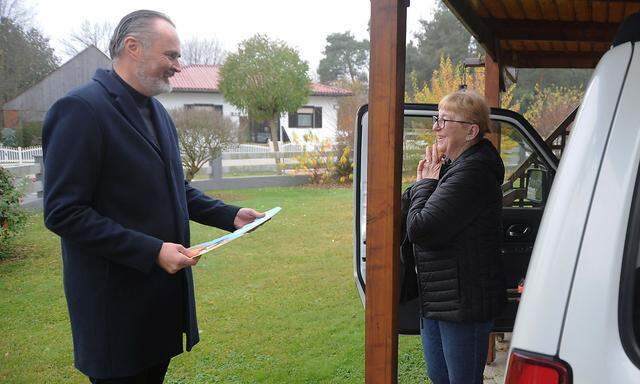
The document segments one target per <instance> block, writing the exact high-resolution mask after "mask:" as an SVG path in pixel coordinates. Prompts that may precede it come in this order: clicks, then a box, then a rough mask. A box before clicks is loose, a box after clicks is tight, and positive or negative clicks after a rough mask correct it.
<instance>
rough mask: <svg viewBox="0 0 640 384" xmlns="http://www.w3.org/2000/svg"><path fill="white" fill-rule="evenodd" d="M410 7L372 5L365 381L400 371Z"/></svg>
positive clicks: (396, 1) (391, 2)
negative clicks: (400, 271)
mask: <svg viewBox="0 0 640 384" xmlns="http://www.w3.org/2000/svg"><path fill="white" fill-rule="evenodd" d="M406 6H407V4H406V2H405V1H404V0H371V30H370V34H371V63H370V70H369V74H370V77H369V79H370V81H369V86H370V88H369V144H368V153H369V158H368V167H367V168H368V173H367V274H366V276H367V282H366V292H367V294H366V309H365V339H366V341H365V382H366V383H368V384H372V383H385V384H392V383H396V382H397V371H398V335H397V331H396V330H397V309H398V295H399V287H398V284H399V283H398V269H399V263H398V260H399V250H400V189H401V175H402V124H403V105H404V103H403V101H404V64H405V40H406V18H407V13H406V12H407V10H406Z"/></svg>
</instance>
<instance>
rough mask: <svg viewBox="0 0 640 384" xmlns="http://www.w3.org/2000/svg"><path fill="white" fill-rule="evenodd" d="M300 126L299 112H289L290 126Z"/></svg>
mask: <svg viewBox="0 0 640 384" xmlns="http://www.w3.org/2000/svg"><path fill="white" fill-rule="evenodd" d="M297 126H298V114H297V113H295V112H289V128H295V127H297Z"/></svg>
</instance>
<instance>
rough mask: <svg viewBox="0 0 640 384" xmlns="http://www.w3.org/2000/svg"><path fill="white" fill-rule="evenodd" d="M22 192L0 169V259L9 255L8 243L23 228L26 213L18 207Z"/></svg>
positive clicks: (4, 170)
mask: <svg viewBox="0 0 640 384" xmlns="http://www.w3.org/2000/svg"><path fill="white" fill-rule="evenodd" d="M21 197H22V191H21V190H20V189H19V188H17V187H16V186H15V185H14V178H13V175H11V173H9V171H7V170H6V169H4V168H2V167H0V259H1V258H5V257H7V256H8V254H9V249H8V246H9V242H10V240H11V239H12V238H13V237H14V236H15V235H16V234H17V233H18V231H19V230H20V229H21V228H22V227H23V226H24V224H25V221H26V219H27V215H26V213H25V212H24V211H23V210H22V208H21V207H20V198H21Z"/></svg>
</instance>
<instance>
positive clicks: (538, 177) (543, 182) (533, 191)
mask: <svg viewBox="0 0 640 384" xmlns="http://www.w3.org/2000/svg"><path fill="white" fill-rule="evenodd" d="M548 176H549V173H548V172H547V170H546V169H541V168H530V169H527V172H526V175H525V189H526V191H527V200H528V201H530V202H531V203H532V204H533V205H543V204H544V202H545V201H546V200H547V195H548V193H549V177H548Z"/></svg>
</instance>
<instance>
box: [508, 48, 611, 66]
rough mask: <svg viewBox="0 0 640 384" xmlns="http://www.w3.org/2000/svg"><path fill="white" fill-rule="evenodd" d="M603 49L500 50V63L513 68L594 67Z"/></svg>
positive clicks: (602, 53)
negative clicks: (559, 50)
mask: <svg viewBox="0 0 640 384" xmlns="http://www.w3.org/2000/svg"><path fill="white" fill-rule="evenodd" d="M604 53H605V51H595V52H558V51H502V52H501V53H500V63H501V64H503V65H508V66H512V67H515V68H595V66H596V65H597V64H598V61H600V58H601V57H602V55H604Z"/></svg>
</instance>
